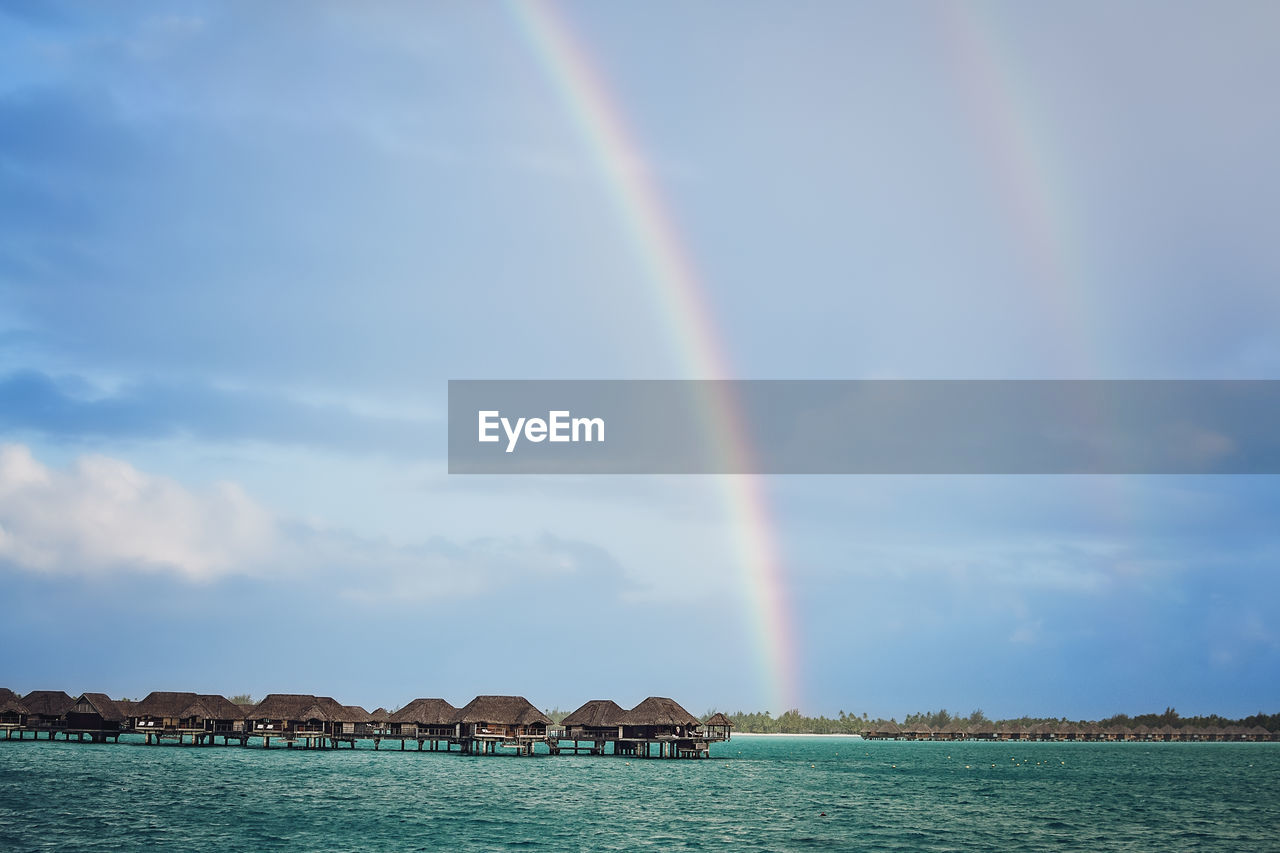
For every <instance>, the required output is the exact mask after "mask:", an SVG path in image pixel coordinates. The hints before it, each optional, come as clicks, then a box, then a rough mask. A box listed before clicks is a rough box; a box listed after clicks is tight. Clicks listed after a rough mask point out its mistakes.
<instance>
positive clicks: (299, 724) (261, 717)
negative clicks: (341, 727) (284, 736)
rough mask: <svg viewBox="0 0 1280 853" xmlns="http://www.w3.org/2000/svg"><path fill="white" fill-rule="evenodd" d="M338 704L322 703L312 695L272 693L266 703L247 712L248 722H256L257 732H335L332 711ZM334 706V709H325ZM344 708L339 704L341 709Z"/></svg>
mask: <svg viewBox="0 0 1280 853" xmlns="http://www.w3.org/2000/svg"><path fill="white" fill-rule="evenodd" d="M331 705H337V702H334V700H332V699H330V700H329V701H328V702H325V703H322V702H321V700H320V698H318V697H316V696H313V695H311V694H309V693H269V694H267V695H266V696H264V697H263V699H262V701H261V702H259V703H258V704H257V705H254V706H253V707H252V708H249V709H246V710H245V712H244V713H245V719H247V720H251V721H253V729H254V730H255V731H256V732H259V733H262V732H271V733H276V732H284V731H296V730H299V729H306V730H308V731H317V730H318V731H328V730H332V724H333V718H332V717H331V716H330V715H329V713H328V711H329V710H332V707H331ZM325 706H330V707H327V708H326V707H325ZM341 707H342V706H340V705H338V708H339V709H341Z"/></svg>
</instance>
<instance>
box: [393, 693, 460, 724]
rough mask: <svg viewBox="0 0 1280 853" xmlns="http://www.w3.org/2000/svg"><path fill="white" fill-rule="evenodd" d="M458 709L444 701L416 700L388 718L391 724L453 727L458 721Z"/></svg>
mask: <svg viewBox="0 0 1280 853" xmlns="http://www.w3.org/2000/svg"><path fill="white" fill-rule="evenodd" d="M457 718H458V709H457V708H455V707H453V706H452V705H450V704H449V703H448V702H446V701H445V700H443V699H425V698H423V699H414V700H413V701H412V702H410V703H409V704H408V705H405V706H404V707H403V708H401V709H400V710H399V711H396V712H395V713H394V714H390V715H388V717H387V722H390V723H416V724H418V725H420V726H452V725H453V724H454V723H455V722H457V721H458V719H457Z"/></svg>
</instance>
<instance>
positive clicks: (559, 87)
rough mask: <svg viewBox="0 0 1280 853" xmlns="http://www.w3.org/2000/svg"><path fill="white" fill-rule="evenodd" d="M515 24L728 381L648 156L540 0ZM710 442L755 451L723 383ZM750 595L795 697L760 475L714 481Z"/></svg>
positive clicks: (525, 5)
mask: <svg viewBox="0 0 1280 853" xmlns="http://www.w3.org/2000/svg"><path fill="white" fill-rule="evenodd" d="M508 8H509V9H510V10H511V12H512V17H513V19H514V20H515V21H516V22H517V28H518V30H519V31H520V33H521V35H522V36H523V38H524V39H525V41H526V43H527V44H528V45H529V48H530V51H531V53H532V55H533V56H534V58H535V59H536V60H537V62H538V64H539V66H540V67H541V68H542V69H543V72H544V73H545V75H546V77H547V80H548V81H549V82H550V83H551V85H552V87H553V88H554V89H555V91H556V93H557V95H558V97H559V99H560V101H561V103H562V104H563V105H564V108H565V111H566V113H567V114H568V116H569V118H570V120H571V121H572V122H573V125H574V127H575V128H576V130H577V132H578V134H579V136H580V137H581V139H582V140H583V142H584V144H585V147H586V149H587V151H588V152H589V154H590V157H591V159H592V161H593V163H594V165H595V167H596V168H597V169H598V170H599V172H600V175H601V178H602V180H603V182H604V185H605V187H606V188H607V190H608V196H609V198H610V200H611V202H612V204H613V206H614V209H615V213H616V214H617V217H618V220H619V222H620V223H621V224H622V225H623V227H624V228H625V230H626V232H627V234H628V236H629V238H630V240H631V242H632V244H633V245H634V247H635V250H636V254H637V257H638V258H639V260H640V262H641V263H642V264H644V267H645V270H646V272H647V276H646V277H647V279H648V280H649V282H650V283H651V284H652V285H653V288H654V291H655V295H656V298H657V299H658V301H659V302H660V304H661V306H662V312H663V315H664V316H665V318H666V320H667V322H668V323H669V324H670V331H671V335H672V338H673V341H674V343H675V346H676V347H677V348H678V350H679V353H680V356H681V358H682V359H683V361H684V362H685V363H686V364H687V365H688V372H689V375H690V378H694V379H729V378H731V377H732V376H733V372H732V370H731V369H730V367H729V364H728V360H727V358H726V357H725V353H724V347H723V345H722V343H721V341H720V335H719V333H718V331H717V329H716V326H715V323H714V322H713V321H712V317H711V312H710V309H709V308H708V306H707V301H706V298H705V295H704V288H703V284H702V279H701V277H700V275H699V274H698V271H697V267H696V265H695V264H694V262H693V258H692V256H691V255H690V253H689V251H688V249H687V248H686V246H685V245H684V241H683V240H682V239H681V237H680V234H679V232H678V230H677V229H676V228H675V227H674V226H673V219H672V217H671V216H670V215H669V213H668V208H667V205H666V203H665V202H664V201H663V198H662V194H661V192H660V191H659V188H658V186H657V185H656V183H655V181H654V180H653V177H652V175H651V174H650V172H649V170H648V168H647V167H646V164H645V157H644V154H643V152H642V151H641V150H640V147H639V145H638V144H637V143H636V138H635V135H634V134H633V133H632V132H631V131H630V129H629V128H628V126H627V122H626V120H625V116H624V114H623V111H622V109H621V107H620V105H619V104H618V103H617V99H616V98H614V97H613V96H612V95H611V93H610V91H609V88H608V86H607V85H606V84H605V82H604V78H603V76H602V75H601V74H600V72H599V71H598V70H597V67H596V64H595V63H594V62H593V61H592V59H591V57H590V56H589V54H588V52H587V50H586V47H585V45H584V44H583V43H582V41H581V39H578V38H576V37H575V36H574V34H573V31H572V29H571V28H570V27H569V25H568V24H567V22H566V21H565V20H564V19H563V17H562V16H561V15H559V14H557V12H556V10H555V8H554V7H553V6H552V5H551V4H550V3H547V2H543V0H513V2H510V3H509V4H508ZM701 403H702V405H703V408H704V418H705V427H706V429H707V430H708V433H709V436H711V437H713V439H714V440H712V441H711V442H710V443H711V444H712V445H713V446H717V447H719V448H720V450H721V452H722V453H723V454H724V458H723V460H722V461H723V462H724V463H725V467H726V468H727V469H729V470H750V469H751V464H750V463H751V459H752V448H751V446H750V442H749V440H748V438H747V436H746V433H745V432H744V430H743V426H742V419H741V417H740V415H739V413H738V406H737V403H736V401H735V400H734V399H733V396H732V394H731V392H730V390H729V386H728V385H727V383H725V384H714V385H712V387H711V390H710V391H709V393H708V397H707V398H706V399H705V400H702V401H701ZM718 482H719V483H721V484H722V492H721V494H722V498H723V501H724V507H725V512H726V514H727V518H728V521H729V523H730V524H731V525H732V527H733V534H732V538H733V541H734V543H735V547H736V550H737V553H736V554H735V563H736V565H737V566H738V567H739V568H740V569H741V572H742V577H743V580H744V582H745V586H746V591H747V596H748V598H749V600H750V603H751V609H752V611H753V620H754V622H755V626H756V630H755V638H756V642H757V645H758V649H757V650H756V652H757V655H758V659H759V660H760V661H762V662H763V670H764V678H765V680H766V687H767V689H768V690H769V692H770V694H771V695H770V699H771V701H772V702H773V703H774V705H775V707H779V708H780V709H786V708H792V707H796V706H797V705H798V704H799V695H800V694H799V685H798V683H797V674H798V671H799V667H798V665H797V648H796V647H797V643H796V639H795V632H794V630H793V627H792V624H791V613H790V605H789V602H788V596H787V590H786V585H785V582H784V581H785V579H784V576H783V562H782V558H781V553H780V550H779V547H778V542H777V536H776V532H775V529H774V523H773V519H772V517H771V513H770V510H769V505H768V501H767V496H766V494H765V491H764V486H763V483H762V482H761V478H760V477H758V476H754V475H732V476H730V475H726V476H722V477H720V478H718Z"/></svg>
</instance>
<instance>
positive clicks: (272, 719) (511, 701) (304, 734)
mask: <svg viewBox="0 0 1280 853" xmlns="http://www.w3.org/2000/svg"><path fill="white" fill-rule="evenodd" d="M732 726H733V724H732V723H731V722H730V721H729V719H728V718H727V717H725V716H724V715H723V714H716V715H715V716H713V717H711V718H710V719H709V720H707V721H706V722H702V721H700V720H698V718H697V717H695V716H693V715H692V714H690V713H689V712H688V711H686V710H685V709H684V708H682V707H681V706H680V705H679V704H678V703H676V702H675V701H674V700H672V699H667V698H665V697H659V696H651V697H649V698H648V699H645V700H644V701H643V702H641V703H640V704H639V705H637V706H636V707H634V708H632V709H631V710H629V711H627V710H623V709H622V708H621V707H620V706H618V705H617V704H616V703H614V702H612V701H609V700H607V699H595V700H592V701H590V702H587V703H586V704H585V705H583V706H582V707H581V708H579V709H578V710H576V711H574V712H573V713H572V714H570V715H569V716H567V717H565V718H564V720H563V721H562V722H561V723H560V724H559V725H556V724H554V723H552V721H551V719H550V718H549V717H547V716H546V715H545V714H543V713H542V712H541V711H539V710H538V709H537V708H535V707H534V706H533V705H532V704H531V703H530V702H529V701H528V700H526V699H525V698H524V697H522V696H477V697H476V698H475V699H473V700H471V701H470V702H469V703H467V704H466V705H464V706H463V707H462V708H456V707H454V706H453V705H451V704H449V703H448V702H446V701H445V700H443V699H429V698H422V699H415V700H413V701H412V702H410V703H409V704H407V705H405V706H404V707H403V708H401V709H400V710H398V711H395V712H394V713H393V712H389V711H387V710H386V709H384V708H378V709H377V710H375V711H373V712H372V713H370V712H368V711H366V710H365V709H364V708H362V707H360V706H358V705H343V704H341V703H340V702H338V701H337V700H335V699H333V698H332V697H329V696H313V695H310V694H299V693H272V694H270V695H268V696H267V697H266V698H264V699H263V700H262V701H261V702H258V703H257V704H254V705H237V704H235V703H233V702H231V701H230V700H228V699H227V698H225V697H223V696H219V695H216V694H207V693H182V692H167V691H156V692H153V693H151V694H149V695H148V696H147V697H146V698H145V699H143V700H142V701H140V702H130V701H128V700H112V699H111V698H109V697H108V696H107V695H106V694H103V693H82V694H80V695H79V696H78V697H75V698H73V697H72V696H70V695H69V694H67V693H64V692H63V691H60V690H35V691H32V692H31V693H28V694H27V695H26V696H18V695H17V694H16V693H13V692H12V691H10V690H7V689H4V688H0V728H3V729H4V731H5V739H7V740H12V739H14V738H15V736H16V738H17V739H18V740H23V739H24V738H25V737H26V735H27V734H28V733H30V734H31V735H32V738H33V739H36V738H39V737H40V735H42V734H43V735H45V737H46V738H47V739H49V740H53V739H54V738H55V737H57V736H59V735H60V736H61V737H62V738H63V739H65V740H71V739H72V738H73V737H74V738H75V739H77V740H85V739H88V740H91V741H94V742H105V741H109V740H110V741H115V742H119V739H120V735H122V734H140V735H142V736H143V739H144V743H146V744H159V743H160V742H161V741H163V740H172V741H175V742H177V743H179V744H184V743H190V744H193V745H204V744H214V743H216V742H217V741H218V740H221V742H222V743H223V744H224V745H228V744H230V743H232V742H235V743H238V744H240V745H241V746H247V745H248V744H249V742H250V740H251V739H254V740H259V741H260V742H261V744H262V746H263V747H265V748H268V749H269V748H270V747H271V745H272V742H273V741H274V742H275V743H276V744H279V743H284V744H285V745H286V746H287V747H293V746H294V745H295V744H296V745H300V746H302V747H304V748H320V747H328V748H337V747H338V746H340V745H342V744H347V745H348V746H350V747H351V748H355V745H356V741H359V740H367V741H372V742H373V746H374V749H379V748H380V747H381V744H382V742H383V741H392V742H396V741H398V742H399V744H400V749H402V750H403V749H405V748H406V744H408V743H416V744H417V748H418V749H419V750H422V749H424V748H427V749H429V750H431V751H433V752H434V751H439V750H441V749H443V750H445V751H451V750H453V748H454V747H455V746H456V747H457V748H458V750H459V751H460V752H462V753H466V754H486V753H487V754H492V753H496V752H497V751H498V750H500V749H513V750H515V752H516V753H517V754H520V755H532V754H533V753H534V747H535V745H536V744H539V743H543V744H546V745H547V748H548V751H550V752H551V753H552V754H553V755H558V754H560V753H561V752H572V753H574V754H578V753H583V752H585V753H588V754H593V755H603V754H606V753H608V752H612V753H613V754H615V755H634V756H639V757H646V758H648V757H659V758H702V757H706V756H707V755H709V753H710V746H711V744H712V743H716V742H720V741H727V740H729V737H730V734H731V731H732ZM655 751H656V755H655Z"/></svg>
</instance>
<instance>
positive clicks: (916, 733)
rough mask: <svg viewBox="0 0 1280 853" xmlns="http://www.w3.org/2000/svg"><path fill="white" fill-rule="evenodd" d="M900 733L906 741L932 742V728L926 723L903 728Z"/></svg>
mask: <svg viewBox="0 0 1280 853" xmlns="http://www.w3.org/2000/svg"><path fill="white" fill-rule="evenodd" d="M902 733H903V734H904V735H906V737H907V740H932V739H933V727H932V726H930V725H929V724H928V723H924V722H920V723H915V724H913V725H911V726H909V727H905V728H903V730H902Z"/></svg>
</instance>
